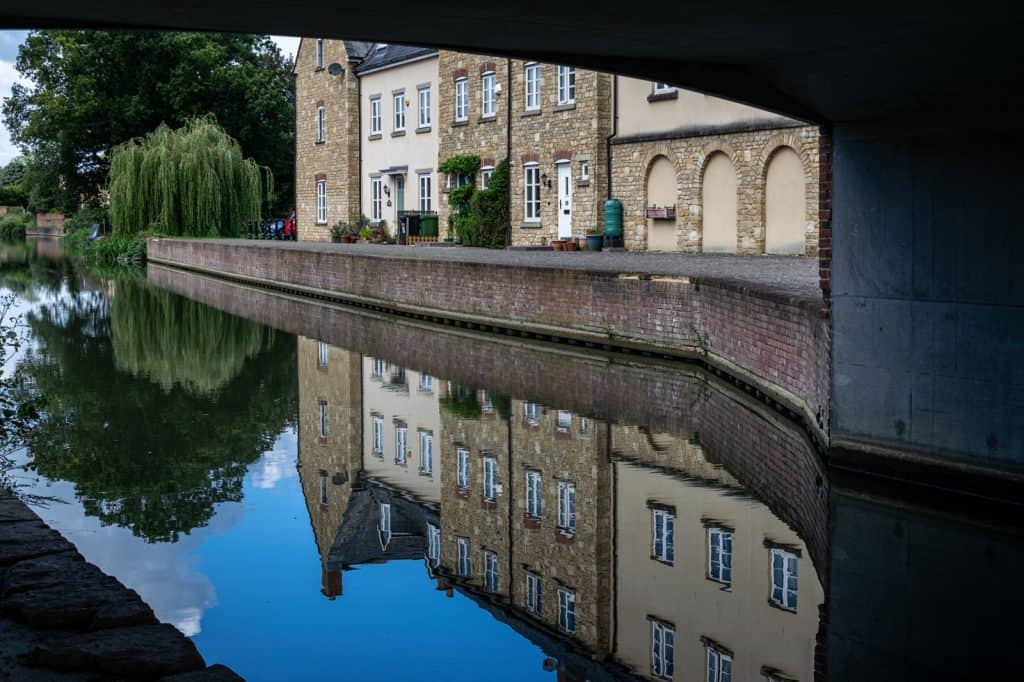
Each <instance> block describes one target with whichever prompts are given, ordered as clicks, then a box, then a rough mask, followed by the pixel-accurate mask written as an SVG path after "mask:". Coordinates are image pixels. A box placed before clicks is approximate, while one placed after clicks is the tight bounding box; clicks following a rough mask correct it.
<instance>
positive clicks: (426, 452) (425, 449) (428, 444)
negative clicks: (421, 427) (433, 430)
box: [420, 431, 434, 476]
mask: <svg viewBox="0 0 1024 682" xmlns="http://www.w3.org/2000/svg"><path fill="white" fill-rule="evenodd" d="M420 473H422V474H425V475H427V476H433V475H434V435H433V434H430V433H427V432H426V431H420Z"/></svg>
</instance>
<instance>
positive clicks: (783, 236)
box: [764, 146, 807, 254]
mask: <svg viewBox="0 0 1024 682" xmlns="http://www.w3.org/2000/svg"><path fill="white" fill-rule="evenodd" d="M806 185H807V178H806V176H805V173H804V165H803V162H802V160H801V159H800V156H799V155H798V154H797V153H796V150H795V149H793V148H792V147H789V146H782V147H777V148H776V149H775V150H773V152H772V154H771V156H770V157H769V158H768V162H767V164H766V166H765V182H764V250H765V253H783V254H803V253H804V252H805V250H806V243H805V242H806V236H805V232H806V230H805V227H804V225H805V223H806V213H807V186H806Z"/></svg>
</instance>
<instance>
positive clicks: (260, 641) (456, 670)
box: [0, 241, 1024, 682]
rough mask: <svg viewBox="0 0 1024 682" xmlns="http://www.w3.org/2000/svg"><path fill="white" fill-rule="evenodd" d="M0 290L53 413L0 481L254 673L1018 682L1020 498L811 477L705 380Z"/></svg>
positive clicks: (565, 358) (366, 324)
mask: <svg viewBox="0 0 1024 682" xmlns="http://www.w3.org/2000/svg"><path fill="white" fill-rule="evenodd" d="M175 292H178V293H175ZM0 293H13V294H14V295H15V296H16V297H17V303H16V310H17V312H19V313H20V314H22V315H23V318H24V322H25V325H26V327H25V331H26V333H27V335H28V343H27V345H26V347H25V348H24V349H23V351H22V352H21V353H20V354H19V355H18V356H17V357H16V358H14V359H13V360H12V361H11V362H9V363H8V367H6V368H5V371H7V372H13V371H18V372H21V373H23V376H24V377H26V379H27V380H28V385H29V386H30V387H31V389H32V390H34V391H36V392H37V393H38V394H39V395H40V396H43V397H44V398H45V400H46V401H47V406H46V409H45V413H44V415H43V418H42V420H41V422H40V424H39V425H38V426H37V428H35V429H34V430H33V432H32V434H31V436H30V438H29V442H28V443H27V445H26V447H25V448H24V449H23V450H21V451H18V452H16V453H14V457H13V462H12V463H11V465H10V466H9V470H8V471H7V472H6V476H7V477H8V478H9V480H11V481H13V482H14V483H15V484H16V485H17V486H18V492H19V494H21V495H23V496H25V497H26V498H27V499H30V500H31V501H32V504H33V507H34V508H35V509H36V511H37V512H38V513H39V514H40V515H41V516H42V517H43V518H44V519H45V520H46V521H47V522H48V523H50V524H51V525H52V526H53V527H54V528H56V529H58V530H59V531H60V532H62V533H63V534H64V535H65V536H66V537H68V538H69V539H70V540H71V541H72V542H73V543H74V544H75V545H76V547H77V548H78V549H79V550H80V551H81V553H82V554H83V555H84V556H85V557H86V559H87V560H89V561H91V562H93V563H95V564H97V565H98V566H99V567H100V568H102V569H103V570H104V571H106V572H108V573H110V574H112V575H114V576H116V577H117V578H118V579H120V580H121V581H122V582H123V583H124V584H126V585H128V586H129V587H131V588H134V589H135V590H137V591H138V593H139V594H140V595H141V596H142V597H143V599H145V600H146V601H147V602H148V603H149V604H150V605H151V606H152V607H153V609H154V611H155V612H156V614H157V616H158V617H159V618H160V619H162V620H164V621H166V622H169V623H172V624H173V625H174V626H175V627H177V628H178V629H180V630H181V631H182V632H183V633H185V634H186V635H188V636H190V637H192V638H193V640H194V641H195V643H196V645H197V646H198V648H199V650H200V652H201V653H202V654H203V656H204V657H205V658H206V660H207V661H208V662H210V663H213V662H220V663H224V664H226V665H228V666H230V667H231V668H233V669H234V670H235V671H237V672H238V673H239V674H241V675H242V676H244V677H245V678H247V679H250V680H283V679H315V678H320V679H323V678H335V677H341V676H344V677H354V678H356V679H359V678H374V679H383V678H387V679H404V678H411V677H417V678H426V679H444V680H460V679H466V680H469V679H489V680H493V679H509V680H524V679H549V680H554V679H556V678H557V679H559V680H584V679H591V680H599V679H632V678H638V679H676V680H698V679H699V680H707V681H708V682H728V681H731V680H762V681H763V680H776V681H779V680H805V681H809V680H820V679H837V680H838V679H851V678H854V677H864V676H870V678H871V679H876V680H877V679H918V678H926V677H927V678H929V679H981V678H983V677H984V676H987V675H1001V676H1003V678H1004V679H1010V678H1013V677H1015V675H1016V673H1019V672H1020V664H1019V663H1018V662H1017V658H1018V657H1016V656H1015V654H1014V653H1013V651H1014V650H1013V648H1012V647H1013V645H1014V643H1015V642H1016V641H1017V639H1019V635H1020V627H1019V626H1017V625H1013V624H1011V623H1013V622H1014V621H1009V620H1007V616H1008V615H1009V614H1015V613H1019V611H1020V609H1021V607H1022V603H1021V602H1022V596H1021V589H1020V587H1019V582H1020V580H1019V577H1020V573H1019V570H1020V569H1019V566H1020V565H1021V560H1022V559H1024V556H1022V554H1024V552H1022V546H1024V543H1022V541H1021V533H1020V528H1019V526H1018V525H1017V519H1016V518H1015V516H1014V514H1013V512H1012V511H1009V512H1008V511H1006V510H1003V509H993V508H991V507H990V506H988V505H985V504H983V503H982V502H980V501H968V502H967V503H962V504H958V503H953V502H950V501H948V500H946V499H944V498H943V499H940V498H937V497H936V496H935V495H931V494H928V495H920V494H912V491H910V490H907V489H906V487H905V486H899V485H896V486H893V485H886V484H878V483H871V484H869V483H868V482H865V481H860V480H857V479H855V478H849V477H846V478H845V479H844V478H843V477H839V476H836V475H830V474H829V472H828V469H827V467H826V466H825V464H824V461H823V459H824V458H823V456H822V454H821V453H819V452H818V451H817V449H816V448H815V447H814V445H813V443H812V442H811V441H810V440H809V439H808V437H807V435H806V433H805V432H804V430H803V429H802V428H801V427H800V426H799V425H798V424H795V423H793V422H791V421H789V420H788V419H787V418H786V417H785V416H784V415H781V414H779V413H777V412H776V411H774V410H773V409H772V408H771V407H769V406H767V405H764V404H762V403H760V402H758V401H757V400H755V399H753V398H752V397H751V396H750V395H748V394H747V393H746V392H744V391H742V390H741V389H739V388H737V387H736V386H734V385H733V384H731V383H730V382H728V381H726V380H723V379H722V378H720V377H716V376H712V375H708V374H706V373H704V372H702V371H701V370H699V369H698V368H695V367H692V366H687V365H681V364H657V363H646V364H645V363H641V362H635V361H626V360H624V359H622V358H613V357H610V356H601V355H593V354H586V353H582V352H579V351H578V350H576V349H572V348H566V347H556V346H542V345H537V344H533V343H531V344H526V343H523V342H522V341H515V340H512V339H508V338H489V337H486V336H482V335H473V334H468V333H466V332H465V331H459V330H452V329H447V328H446V329H437V328H430V327H427V326H422V325H418V324H414V323H412V322H410V321H403V320H394V319H389V318H387V317H384V316H380V315H370V314H365V313H360V312H358V311H353V310H345V309H343V308H332V307H329V306H327V305H324V304H321V303H317V302H313V301H306V300H300V299H290V298H288V297H285V296H283V295H280V294H273V293H270V292H264V291H257V290H252V289H245V288H242V287H238V286H236V285H232V284H228V283H226V282H220V281H217V280H213V279H208V278H202V277H199V276H197V275H191V274H187V273H182V272H178V271H172V270H168V269H164V268H156V267H152V268H151V269H150V271H149V272H148V273H147V272H145V271H136V272H123V271H120V272H112V273H98V272H93V271H85V270H82V269H80V268H78V267H76V266H75V265H74V264H73V263H72V262H70V261H67V260H63V259H62V258H61V254H60V248H59V244H56V243H53V242H46V241H43V242H35V243H31V242H30V243H28V244H25V243H21V244H5V245H0ZM182 293H185V294H187V296H184V295H181V294H182ZM1008 673H1009V674H1010V675H1009V677H1007V674H1008Z"/></svg>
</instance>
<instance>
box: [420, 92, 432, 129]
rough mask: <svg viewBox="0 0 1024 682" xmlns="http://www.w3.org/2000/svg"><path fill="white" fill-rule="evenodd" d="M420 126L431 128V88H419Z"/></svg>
mask: <svg viewBox="0 0 1024 682" xmlns="http://www.w3.org/2000/svg"><path fill="white" fill-rule="evenodd" d="M418 97H419V111H418V112H417V113H418V114H419V127H420V128H429V127H430V119H431V111H430V88H420V90H419V95H418Z"/></svg>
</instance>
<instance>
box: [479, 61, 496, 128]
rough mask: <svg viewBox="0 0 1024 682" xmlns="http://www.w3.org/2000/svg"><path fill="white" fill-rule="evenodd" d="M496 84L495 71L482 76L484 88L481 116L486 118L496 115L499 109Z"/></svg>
mask: <svg viewBox="0 0 1024 682" xmlns="http://www.w3.org/2000/svg"><path fill="white" fill-rule="evenodd" d="M494 86H495V76H494V72H491V73H485V74H484V75H483V76H482V77H481V87H482V90H483V112H482V113H481V116H483V117H484V118H488V117H490V116H494V115H495V113H496V112H497V109H498V98H497V92H496V90H495V88H494Z"/></svg>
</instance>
